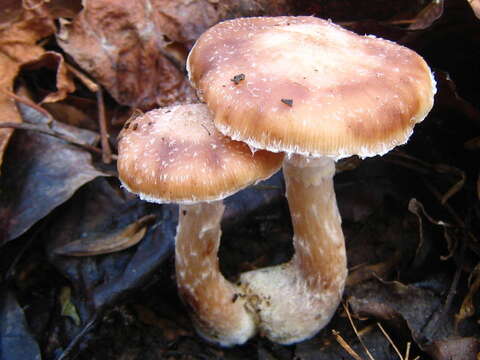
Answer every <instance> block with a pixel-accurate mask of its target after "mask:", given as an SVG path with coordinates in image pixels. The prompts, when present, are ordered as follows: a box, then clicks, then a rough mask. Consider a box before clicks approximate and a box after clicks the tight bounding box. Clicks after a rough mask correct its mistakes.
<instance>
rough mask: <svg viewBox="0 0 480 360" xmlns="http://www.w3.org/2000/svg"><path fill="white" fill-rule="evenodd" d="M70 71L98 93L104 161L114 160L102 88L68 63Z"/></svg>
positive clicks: (92, 90)
mask: <svg viewBox="0 0 480 360" xmlns="http://www.w3.org/2000/svg"><path fill="white" fill-rule="evenodd" d="M67 68H68V71H70V72H71V73H72V74H73V75H75V76H76V77H77V78H78V80H80V81H81V82H82V83H83V84H84V85H85V86H86V87H87V88H88V89H89V90H90V91H91V92H94V93H96V94H97V106H98V123H99V127H100V139H101V140H100V141H101V144H102V161H103V162H104V163H105V164H109V163H110V162H112V149H111V148H110V143H109V141H108V138H109V135H108V130H107V119H106V116H105V103H104V101H103V92H102V88H101V87H100V86H98V85H97V84H96V83H95V82H94V81H93V80H91V79H90V78H89V77H88V76H87V75H85V74H84V73H82V72H81V71H79V70H77V69H75V68H74V67H73V66H71V65H69V64H67Z"/></svg>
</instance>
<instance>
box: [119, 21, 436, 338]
mask: <svg viewBox="0 0 480 360" xmlns="http://www.w3.org/2000/svg"><path fill="white" fill-rule="evenodd" d="M187 68H188V73H189V78H190V80H191V82H192V83H193V85H194V86H195V87H196V89H197V92H198V95H199V97H200V98H201V100H203V101H204V102H205V103H206V105H202V104H196V105H181V106H176V107H170V108H164V109H160V110H154V111H152V112H149V113H147V114H145V115H144V116H143V117H141V118H138V119H136V120H134V121H133V122H131V123H130V122H129V123H127V124H126V126H125V128H124V129H123V131H122V133H121V139H120V141H119V159H118V169H119V175H120V179H121V181H122V182H123V184H124V186H125V187H127V188H128V189H130V190H131V191H133V192H135V193H138V194H140V196H141V197H142V198H143V199H146V200H149V201H154V202H177V203H180V204H181V206H180V215H179V225H178V229H177V237H176V255H175V260H176V274H177V282H178V289H179V293H180V295H181V297H182V298H183V300H184V301H185V303H186V304H187V305H188V306H189V308H190V310H191V313H192V317H193V319H194V323H195V326H196V328H197V330H198V332H199V333H200V334H201V335H202V336H203V337H205V338H206V339H208V340H210V341H213V342H216V343H219V344H221V345H225V346H229V345H234V344H241V343H243V342H245V341H246V340H248V339H249V338H250V337H252V336H253V335H254V334H255V333H256V332H257V331H259V332H260V333H261V334H263V335H264V336H267V337H268V338H270V339H271V340H273V341H275V342H278V343H281V344H291V343H294V342H298V341H301V340H304V339H306V338H309V337H311V336H313V335H314V334H316V333H317V332H318V331H319V330H320V329H321V328H322V327H324V326H325V325H326V324H327V323H328V322H329V320H330V319H331V317H332V316H333V314H334V313H335V311H336V308H337V306H338V304H339V302H340V299H341V297H342V293H343V289H344V285H345V279H346V276H347V260H346V253H345V241H344V237H343V232H342V227H341V217H340V215H339V212H338V208H337V202H336V197H335V191H334V186H333V176H334V174H335V160H337V159H339V158H343V157H347V156H352V155H358V156H360V157H368V156H375V155H381V154H384V153H386V152H388V151H389V150H391V149H392V148H394V147H395V146H397V145H401V144H404V143H405V142H406V141H407V140H408V138H409V136H410V135H411V133H412V131H413V127H414V126H415V124H417V123H419V122H420V121H422V120H423V119H424V118H425V117H426V115H427V114H428V112H429V111H430V109H431V107H432V106H433V95H434V93H435V81H434V79H433V75H432V73H431V71H430V69H429V67H428V66H427V64H426V63H425V61H424V60H423V59H422V58H421V57H420V56H419V55H417V54H416V53H415V52H413V51H412V50H409V49H407V48H405V47H402V46H399V45H397V44H395V43H392V42H390V41H387V40H383V39H379V38H376V37H374V36H359V35H357V34H355V33H353V32H350V31H347V30H345V29H343V28H341V27H339V26H337V25H335V24H333V23H331V22H329V21H325V20H321V19H318V18H315V17H263V18H240V19H234V20H229V21H225V22H222V23H219V24H217V25H215V26H214V27H212V28H210V29H209V30H207V31H206V32H205V33H204V34H203V35H202V36H201V37H200V38H199V39H198V41H197V42H196V44H195V46H194V47H193V49H192V51H191V53H190V55H189V57H188V61H187ZM207 107H208V109H207ZM217 129H218V130H217ZM219 131H220V132H221V133H222V134H223V135H222V134H221V133H220V132H219ZM251 149H255V151H253V152H252V151H251ZM262 149H263V150H262ZM266 150H267V151H266ZM284 153H286V154H287V156H286V157H285V159H283V158H284V155H283V154H284ZM282 161H283V171H284V177H285V182H286V187H287V192H286V195H287V198H288V204H289V208H290V213H291V217H292V224H293V230H294V236H293V243H294V249H295V254H294V256H293V258H292V259H291V260H290V261H289V262H288V263H285V264H281V265H277V266H272V267H268V268H264V269H258V270H253V271H249V272H246V273H244V274H241V276H240V281H239V282H238V283H237V284H232V283H230V282H228V281H227V280H226V279H225V278H224V277H223V276H222V274H221V273H220V271H219V267H218V258H217V250H218V245H219V239H220V234H221V230H220V220H221V216H222V214H223V204H222V202H221V199H223V198H224V197H226V196H228V195H230V194H232V193H233V192H235V191H238V190H239V189H241V188H244V187H246V186H248V185H249V184H252V183H254V182H256V181H259V180H261V179H265V178H267V177H269V176H270V175H272V174H273V173H274V172H276V171H277V170H278V169H279V168H280V166H282ZM239 295H240V296H239Z"/></svg>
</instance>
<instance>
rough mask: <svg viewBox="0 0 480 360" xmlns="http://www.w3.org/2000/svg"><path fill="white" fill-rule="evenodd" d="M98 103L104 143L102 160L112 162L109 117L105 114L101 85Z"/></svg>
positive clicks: (98, 92)
mask: <svg viewBox="0 0 480 360" xmlns="http://www.w3.org/2000/svg"><path fill="white" fill-rule="evenodd" d="M97 104H98V122H99V125H100V138H101V144H102V160H103V162H104V163H105V164H110V163H111V162H112V149H111V148H110V143H109V141H108V137H109V136H108V130H107V119H106V116H105V104H104V102H103V92H102V89H101V88H100V87H98V90H97Z"/></svg>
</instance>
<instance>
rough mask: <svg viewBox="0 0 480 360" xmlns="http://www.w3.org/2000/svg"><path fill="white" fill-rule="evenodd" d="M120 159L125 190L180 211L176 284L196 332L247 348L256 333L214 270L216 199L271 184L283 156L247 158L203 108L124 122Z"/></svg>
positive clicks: (240, 300) (232, 289)
mask: <svg viewBox="0 0 480 360" xmlns="http://www.w3.org/2000/svg"><path fill="white" fill-rule="evenodd" d="M118 152H119V155H118V172H119V177H120V180H121V181H122V183H123V186H124V187H126V188H127V189H128V190H129V191H131V192H133V193H136V194H139V195H140V197H141V198H142V199H144V200H147V201H151V202H157V203H172V202H174V203H179V204H180V207H179V222H178V228H177V236H176V242H175V270H176V277H177V285H178V291H179V294H180V296H181V298H182V299H183V301H184V302H185V303H186V305H187V306H188V307H189V308H190V310H191V313H192V318H193V320H194V324H195V327H196V328H197V330H198V332H199V333H200V334H201V335H202V336H203V337H204V338H206V339H208V340H210V341H213V342H216V343H219V344H221V345H225V346H228V345H232V344H241V343H243V342H245V341H246V340H247V339H249V338H250V337H251V336H253V335H254V334H255V332H256V324H255V319H254V318H253V317H252V315H251V314H250V313H249V312H248V311H247V310H246V308H245V299H244V297H238V295H237V294H238V293H239V292H240V291H241V290H240V289H239V288H238V287H237V286H236V285H234V284H232V283H230V282H229V281H227V280H226V279H225V278H224V277H223V275H222V274H221V272H220V270H219V265H218V258H217V250H218V247H219V242H220V235H221V229H220V220H221V218H222V214H223V211H224V206H223V203H222V199H223V198H225V197H227V196H229V195H231V194H233V193H235V192H237V191H239V190H240V189H242V188H245V187H246V186H248V185H250V184H253V183H256V182H258V181H260V180H263V179H266V178H268V177H270V176H271V175H272V174H274V173H275V172H276V171H278V170H279V169H280V167H281V164H282V160H283V154H280V153H277V154H276V153H270V152H268V151H257V152H255V153H254V154H253V153H252V152H251V150H250V148H249V147H248V146H247V145H246V144H245V143H242V142H238V141H233V140H231V139H230V138H228V137H226V136H223V135H221V134H220V133H219V132H218V131H217V130H216V129H215V127H214V126H213V121H212V117H211V115H210V113H209V111H208V110H207V108H206V106H205V105H203V104H192V105H180V106H174V107H168V108H163V109H158V110H152V111H149V112H148V113H146V114H144V115H143V116H141V117H139V118H136V119H135V120H133V121H131V122H127V123H126V124H125V127H124V129H123V130H122V132H121V134H120V141H119V146H118Z"/></svg>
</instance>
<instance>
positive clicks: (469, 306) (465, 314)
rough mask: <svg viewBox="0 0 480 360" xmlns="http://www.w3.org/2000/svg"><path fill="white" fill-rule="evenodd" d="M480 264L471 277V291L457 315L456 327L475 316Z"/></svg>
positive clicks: (469, 290) (479, 287) (479, 284)
mask: <svg viewBox="0 0 480 360" xmlns="http://www.w3.org/2000/svg"><path fill="white" fill-rule="evenodd" d="M479 275H480V264H478V265H477V266H475V269H474V270H473V271H472V273H471V274H470V277H469V279H468V280H469V281H468V282H469V289H468V293H467V295H466V296H465V298H464V299H463V302H462V306H461V307H460V310H459V311H458V313H457V314H456V315H455V326H458V324H459V323H460V322H461V321H462V320H464V319H466V318H469V317H470V316H473V315H475V304H474V298H475V295H476V294H477V292H478V290H480V276H479Z"/></svg>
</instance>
